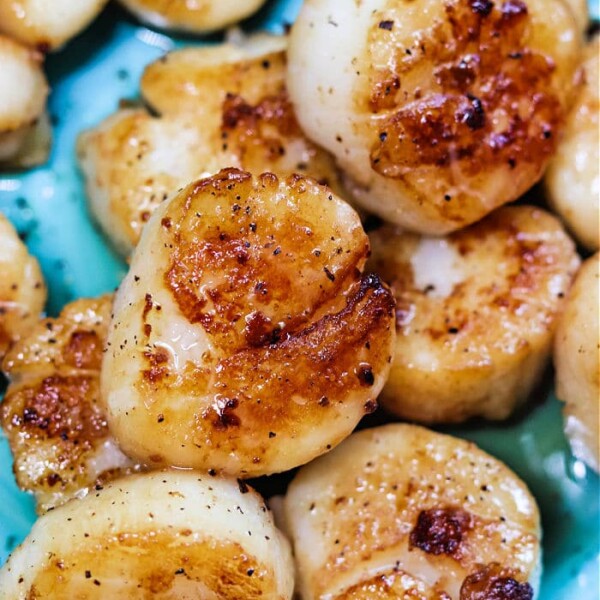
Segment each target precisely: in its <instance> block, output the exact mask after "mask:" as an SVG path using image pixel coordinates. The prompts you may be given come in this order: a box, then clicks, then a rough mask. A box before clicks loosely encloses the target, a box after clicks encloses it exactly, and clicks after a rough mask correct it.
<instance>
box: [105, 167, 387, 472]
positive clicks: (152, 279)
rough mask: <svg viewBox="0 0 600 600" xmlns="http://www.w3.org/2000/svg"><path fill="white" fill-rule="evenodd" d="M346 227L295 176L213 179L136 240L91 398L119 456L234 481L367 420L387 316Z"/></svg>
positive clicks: (279, 466)
mask: <svg viewBox="0 0 600 600" xmlns="http://www.w3.org/2000/svg"><path fill="white" fill-rule="evenodd" d="M368 252H369V244H368V239H367V236H366V234H365V233H364V231H363V229H362V225H361V223H360V220H359V218H358V215H357V214H356V213H355V212H354V210H353V209H352V208H351V207H350V206H349V205H347V204H346V203H344V202H343V201H341V200H340V199H339V198H337V197H336V196H335V195H334V194H333V193H332V192H331V190H329V189H328V188H327V187H325V186H321V185H319V184H317V183H316V182H314V181H313V180H310V179H306V178H304V177H301V176H299V175H292V176H290V177H289V178H287V179H278V178H277V177H276V176H275V175H273V174H271V173H265V174H263V175H261V176H258V177H253V176H252V175H250V174H249V173H247V172H244V171H239V170H236V169H226V170H223V171H221V172H220V173H218V174H217V175H215V176H212V177H209V178H206V179H203V180H199V181H196V182H193V183H191V184H190V185H188V186H187V187H186V188H184V189H183V190H182V191H181V192H180V193H179V194H178V195H177V196H175V197H174V198H172V199H171V200H168V201H167V202H166V203H163V204H162V205H161V206H160V207H159V209H158V210H157V211H156V212H155V214H154V215H153V217H152V219H151V220H150V221H149V222H148V224H147V225H146V227H145V229H144V232H143V234H142V239H141V241H140V244H139V245H138V247H137V248H136V250H135V252H134V254H133V256H132V260H131V267H130V271H129V273H128V275H127V277H126V278H125V280H124V282H123V284H122V285H121V287H120V288H119V291H118V292H117V296H116V299H115V305H114V318H113V321H112V325H111V328H110V330H109V337H108V351H107V352H106V354H105V357H104V362H103V367H102V375H101V381H102V395H103V399H104V402H105V403H106V405H107V410H108V418H109V425H110V428H111V430H112V432H113V434H114V435H115V437H116V439H117V440H118V441H119V443H120V445H121V447H122V448H123V449H124V450H125V452H127V453H129V454H131V455H132V456H136V457H138V458H139V459H140V460H143V461H147V462H148V463H149V464H155V465H174V466H178V467H194V468H198V469H211V470H213V471H215V472H224V473H227V474H231V475H236V476H239V477H249V476H256V475H263V474H268V473H274V472H279V471H284V470H287V469H290V468H292V467H294V466H297V465H300V464H303V463H305V462H307V461H309V460H311V459H312V458H314V457H315V456H318V455H320V454H322V453H324V452H326V451H328V450H329V449H331V448H332V447H333V446H335V445H337V444H338V443H339V442H341V441H342V439H344V438H345V437H346V436H348V435H349V434H350V432H351V431H352V429H353V428H354V427H355V425H356V424H357V423H358V421H359V420H360V418H361V417H362V416H363V415H364V414H365V413H368V412H371V411H372V410H374V409H375V408H376V402H375V399H376V398H377V395H378V394H379V391H380V390H381V388H382V386H383V383H384V381H385V378H386V376H387V374H388V371H389V367H390V365H389V363H390V362H391V351H392V347H393V343H394V337H395V331H394V313H393V306H394V301H393V297H392V295H391V293H390V292H389V290H388V289H387V288H385V287H384V286H383V285H382V284H381V282H380V281H379V279H378V277H377V276H375V275H368V276H364V275H361V271H362V270H363V267H364V264H365V261H366V257H367V254H368Z"/></svg>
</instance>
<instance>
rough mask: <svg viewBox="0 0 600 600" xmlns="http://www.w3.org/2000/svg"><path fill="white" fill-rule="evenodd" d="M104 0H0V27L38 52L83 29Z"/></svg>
mask: <svg viewBox="0 0 600 600" xmlns="http://www.w3.org/2000/svg"><path fill="white" fill-rule="evenodd" d="M107 2H108V0H77V1H76V2H73V1H72V0H52V2H45V1H44V0H0V31H1V32H3V33H6V34H7V35H10V36H11V37H13V38H15V39H17V40H19V41H20V42H23V43H24V44H27V45H28V46H32V47H34V48H36V49H38V50H40V51H42V52H48V51H50V50H56V49H58V48H60V47H61V46H62V45H63V44H65V43H66V42H68V41H69V40H70V39H71V38H72V37H74V36H75V35H77V34H78V33H80V32H81V31H83V29H85V28H86V27H87V26H88V25H89V24H90V23H91V22H92V20H93V19H94V18H95V17H96V16H97V15H98V13H99V12H100V11H101V10H102V9H103V8H104V6H105V4H106V3H107Z"/></svg>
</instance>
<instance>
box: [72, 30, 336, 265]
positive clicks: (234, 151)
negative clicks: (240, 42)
mask: <svg viewBox="0 0 600 600" xmlns="http://www.w3.org/2000/svg"><path fill="white" fill-rule="evenodd" d="M285 46H286V41H285V39H284V38H276V37H268V36H258V37H257V38H254V39H252V41H250V42H248V43H247V46H244V47H236V46H233V45H231V44H223V45H221V46H218V47H216V48H193V49H189V48H188V49H185V50H181V51H177V52H172V53H170V54H168V55H166V56H165V57H164V58H163V59H161V60H159V61H156V62H155V63H152V64H151V65H149V66H148V67H147V68H146V70H145V72H144V75H143V77H142V81H141V88H142V95H143V96H144V99H145V101H146V102H147V103H148V104H149V105H150V107H151V108H152V110H153V111H154V112H155V113H157V114H156V115H151V114H149V112H148V111H146V110H144V109H123V110H120V111H119V112H117V113H116V114H115V115H113V116H112V117H109V119H108V120H106V121H105V122H104V123H102V124H100V125H99V127H98V128H96V129H95V130H90V131H88V132H85V133H84V134H82V136H81V138H80V141H79V145H78V149H79V158H80V161H81V164H82V167H83V170H84V172H85V174H86V178H87V189H88V194H89V197H90V202H91V210H92V212H93V214H94V216H95V218H96V219H98V221H99V222H100V224H101V226H102V227H103V229H104V230H105V232H106V233H107V235H108V236H109V237H110V238H111V240H113V242H114V243H115V244H116V245H117V246H118V248H119V249H120V250H121V251H122V252H123V253H124V254H127V253H129V252H130V251H131V249H132V248H133V247H134V246H135V244H137V241H138V240H139V236H140V233H141V230H142V228H143V226H144V224H145V223H146V222H147V221H148V219H149V218H150V215H151V214H152V212H153V211H154V210H155V209H156V208H157V206H159V205H160V203H161V202H162V201H163V200H165V199H166V198H167V197H168V195H170V194H172V193H173V192H175V191H176V190H178V189H180V188H181V187H182V186H183V185H184V184H187V183H188V182H189V181H191V180H192V179H194V178H197V177H199V176H204V175H206V174H208V173H215V172H217V171H218V170H219V169H221V168H225V167H240V168H244V169H247V170H249V171H252V172H255V173H260V172H263V171H265V170H267V169H268V170H270V171H274V172H277V173H281V174H284V175H285V174H289V173H293V172H298V173H304V174H306V175H309V176H311V177H313V178H314V179H316V180H317V181H320V182H322V183H327V184H330V185H332V186H333V187H334V189H335V186H336V185H339V184H338V181H337V179H338V178H337V173H336V171H335V168H334V166H333V162H332V160H331V159H330V157H329V156H328V155H327V154H326V153H325V152H324V151H322V150H320V149H319V148H318V147H317V146H316V145H314V144H312V143H311V142H309V141H308V140H307V139H306V138H305V137H304V135H303V133H302V132H301V131H300V128H299V127H298V124H297V122H296V118H295V115H294V113H293V109H292V106H291V104H290V102H289V100H288V97H287V92H286V90H285V85H284V74H285V66H286V58H285V51H284V50H285Z"/></svg>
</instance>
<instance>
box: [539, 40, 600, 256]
mask: <svg viewBox="0 0 600 600" xmlns="http://www.w3.org/2000/svg"><path fill="white" fill-rule="evenodd" d="M599 54H600V38H599V37H598V36H596V37H595V38H594V39H593V40H592V41H591V42H590V43H589V45H588V47H587V50H586V52H585V57H584V61H583V77H584V84H583V87H582V89H581V92H580V94H579V96H578V97H577V100H576V102H575V106H574V107H573V110H572V112H571V113H570V114H569V118H568V120H567V124H566V127H565V135H564V139H563V140H562V141H561V143H560V144H559V146H558V149H557V152H556V157H555V158H554V160H553V161H552V162H551V163H550V167H549V169H548V172H547V173H546V178H545V184H546V190H547V193H548V200H549V202H550V205H551V206H552V208H553V209H554V210H555V211H556V212H557V213H558V214H559V215H560V216H561V218H562V219H564V221H565V223H566V224H567V226H568V227H569V228H570V229H571V231H572V232H573V234H574V235H575V237H576V238H577V239H578V240H579V241H580V242H581V243H582V244H583V245H584V246H586V247H587V248H589V249H591V250H597V249H598V229H599V227H598V223H600V144H599V137H598V136H599V134H598V131H599V128H600V77H599V67H598V63H599V61H600V56H599Z"/></svg>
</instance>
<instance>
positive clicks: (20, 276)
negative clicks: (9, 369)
mask: <svg viewBox="0 0 600 600" xmlns="http://www.w3.org/2000/svg"><path fill="white" fill-rule="evenodd" d="M45 303H46V285H45V283H44V279H43V277H42V272H41V270H40V265H39V264H38V261H37V260H36V259H35V258H34V257H33V256H31V255H30V254H29V252H28V251H27V247H26V246H25V244H24V243H23V242H22V241H21V240H20V239H19V236H18V234H17V232H16V230H15V228H14V227H13V226H12V225H11V223H10V221H9V220H8V219H7V218H6V217H5V216H4V215H3V214H2V213H0V364H1V363H2V358H3V357H4V354H5V353H6V351H7V350H8V348H9V347H10V345H11V344H12V343H14V342H15V341H17V340H19V339H20V338H21V337H22V336H24V335H26V334H27V333H28V332H29V330H30V329H32V328H33V326H34V325H35V323H36V322H37V320H38V318H39V315H40V313H41V312H42V310H43V308H44V304H45Z"/></svg>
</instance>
